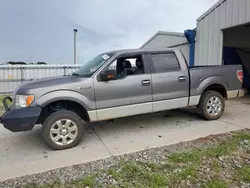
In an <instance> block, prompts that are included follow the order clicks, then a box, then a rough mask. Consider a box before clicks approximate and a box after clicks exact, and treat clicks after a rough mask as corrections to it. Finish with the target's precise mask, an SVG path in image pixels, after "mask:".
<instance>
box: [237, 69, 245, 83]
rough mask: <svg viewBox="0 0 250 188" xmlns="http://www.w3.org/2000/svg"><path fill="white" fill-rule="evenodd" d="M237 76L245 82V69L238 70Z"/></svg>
mask: <svg viewBox="0 0 250 188" xmlns="http://www.w3.org/2000/svg"><path fill="white" fill-rule="evenodd" d="M237 78H238V79H239V81H240V82H241V83H243V78H244V76H243V70H238V71H237Z"/></svg>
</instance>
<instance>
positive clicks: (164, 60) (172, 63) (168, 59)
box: [151, 53, 180, 73]
mask: <svg viewBox="0 0 250 188" xmlns="http://www.w3.org/2000/svg"><path fill="white" fill-rule="evenodd" d="M151 58H152V62H153V66H154V70H155V73H163V72H170V71H177V70H180V65H179V62H178V60H177V58H176V56H175V54H174V53H159V54H151Z"/></svg>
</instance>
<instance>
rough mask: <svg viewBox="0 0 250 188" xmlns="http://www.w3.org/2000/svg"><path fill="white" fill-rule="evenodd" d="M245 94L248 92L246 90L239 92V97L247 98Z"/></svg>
mask: <svg viewBox="0 0 250 188" xmlns="http://www.w3.org/2000/svg"><path fill="white" fill-rule="evenodd" d="M245 94H246V91H245V90H243V89H242V90H239V92H238V97H243V96H245Z"/></svg>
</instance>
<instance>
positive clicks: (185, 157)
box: [168, 150, 202, 163]
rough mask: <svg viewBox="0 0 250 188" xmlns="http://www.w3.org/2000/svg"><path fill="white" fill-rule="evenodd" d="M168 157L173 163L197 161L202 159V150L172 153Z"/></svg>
mask: <svg viewBox="0 0 250 188" xmlns="http://www.w3.org/2000/svg"><path fill="white" fill-rule="evenodd" d="M168 159H169V160H170V161H171V162H174V163H189V162H190V163H199V162H200V161H201V159H202V152H201V151H198V150H195V151H188V152H182V153H173V154H171V155H170V156H169V157H168Z"/></svg>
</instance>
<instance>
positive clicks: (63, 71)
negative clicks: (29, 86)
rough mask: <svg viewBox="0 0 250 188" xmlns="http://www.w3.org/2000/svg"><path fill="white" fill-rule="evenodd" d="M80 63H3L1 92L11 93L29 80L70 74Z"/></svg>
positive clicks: (0, 71)
mask: <svg viewBox="0 0 250 188" xmlns="http://www.w3.org/2000/svg"><path fill="white" fill-rule="evenodd" d="M79 67H80V65H3V66H0V94H3V93H11V92H13V91H14V90H15V88H16V87H17V86H18V85H20V84H22V83H24V82H28V81H32V80H39V79H41V78H46V77H53V76H62V75H68V74H70V73H71V72H74V71H76V70H78V69H79Z"/></svg>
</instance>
